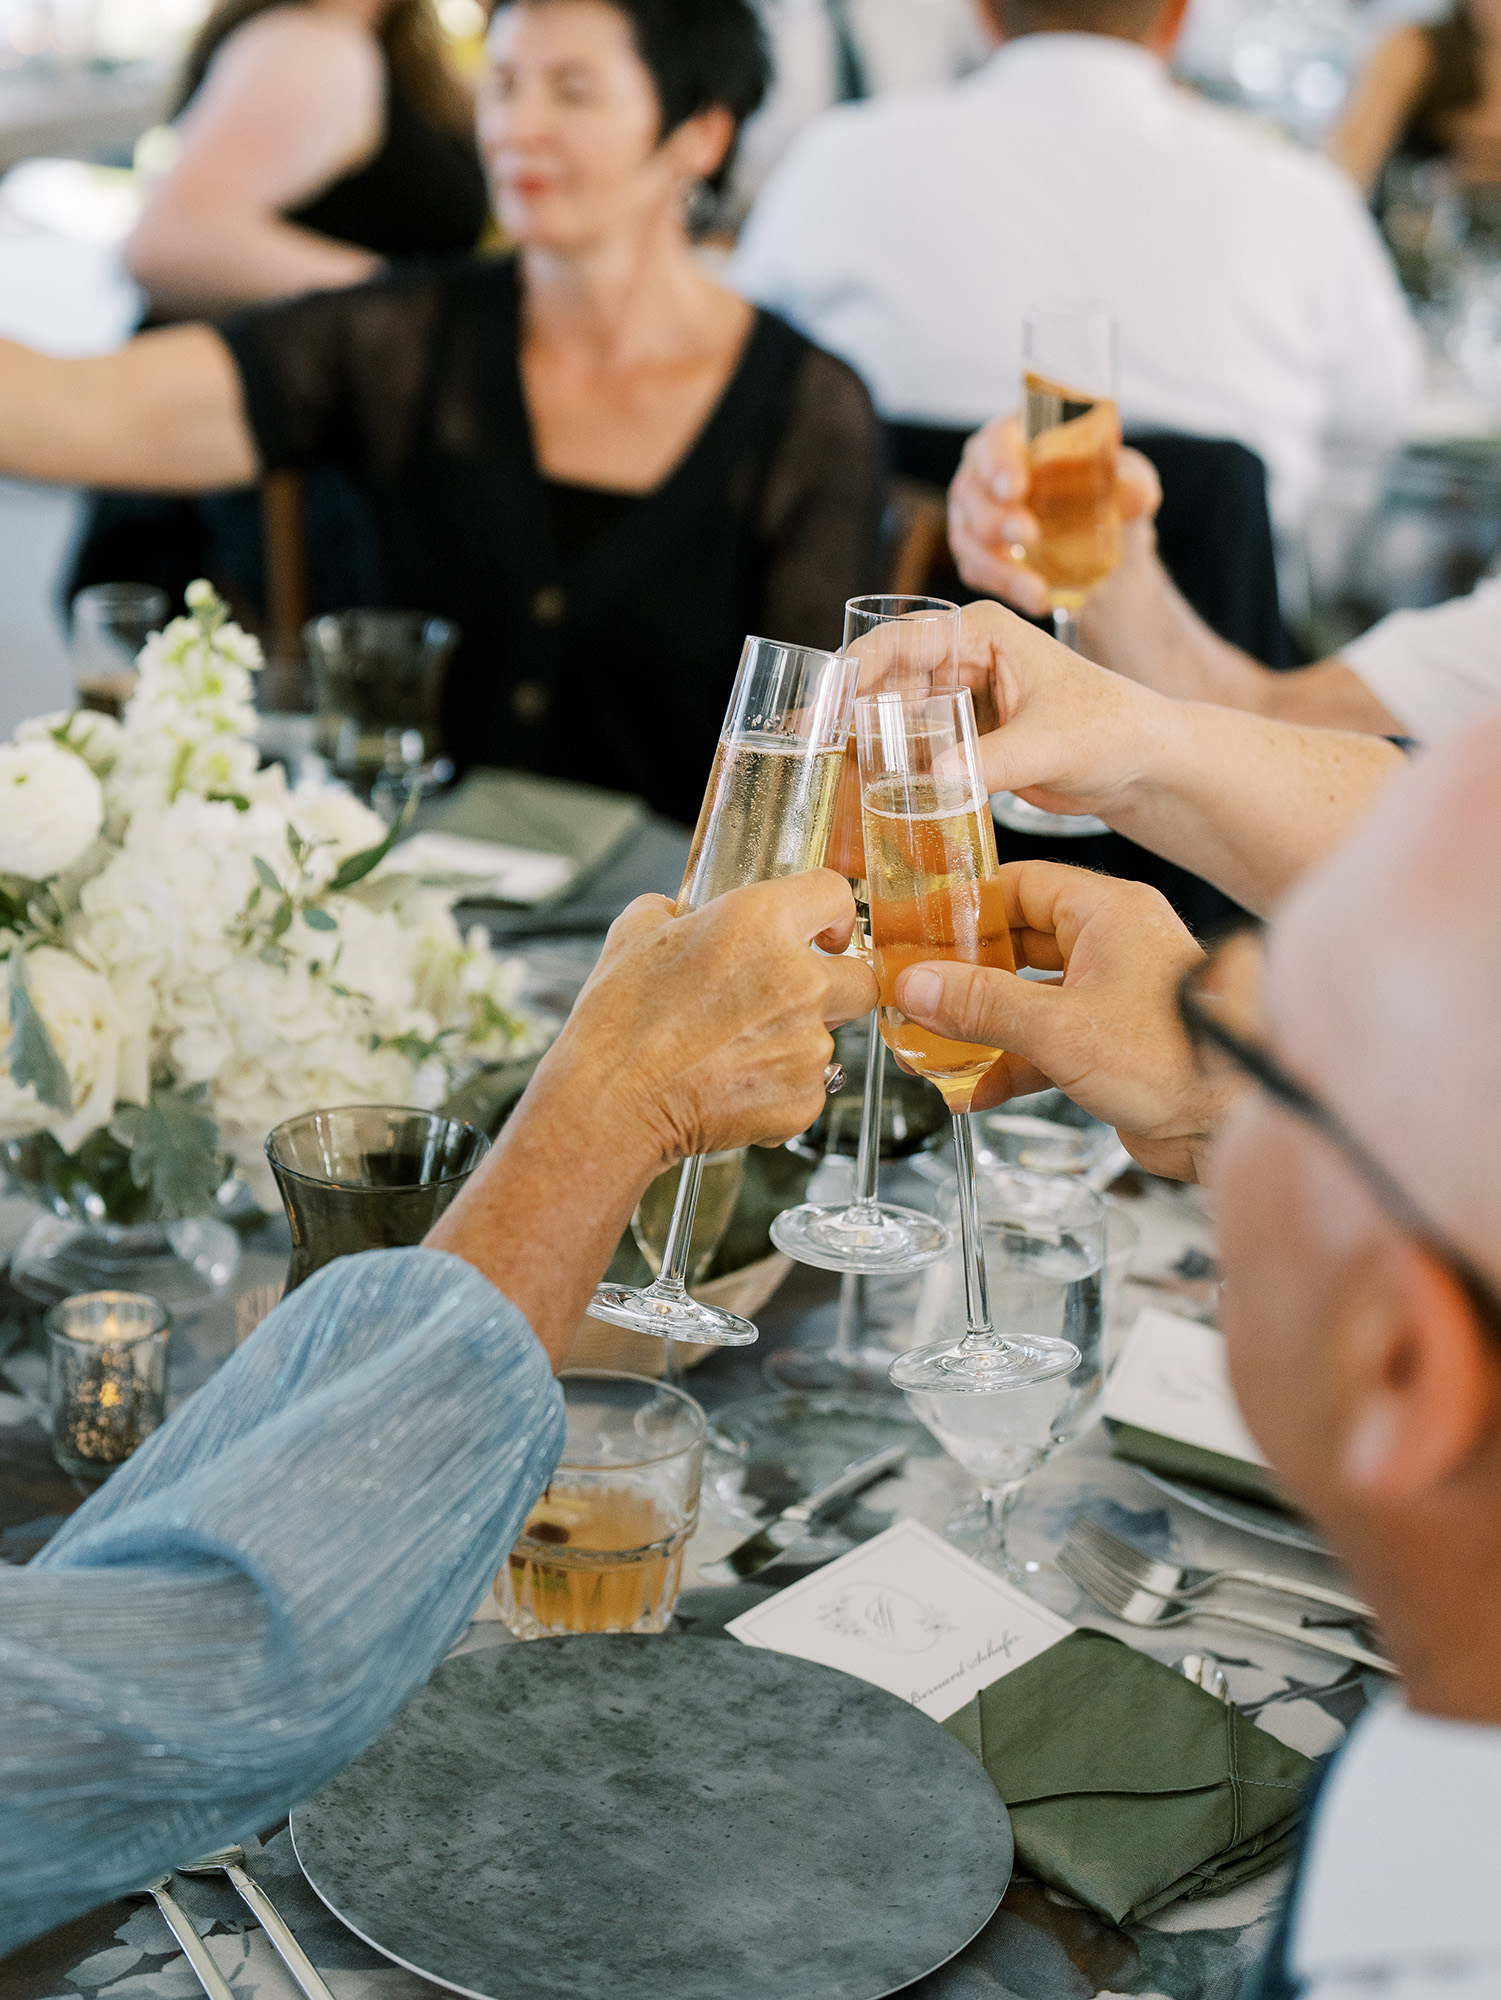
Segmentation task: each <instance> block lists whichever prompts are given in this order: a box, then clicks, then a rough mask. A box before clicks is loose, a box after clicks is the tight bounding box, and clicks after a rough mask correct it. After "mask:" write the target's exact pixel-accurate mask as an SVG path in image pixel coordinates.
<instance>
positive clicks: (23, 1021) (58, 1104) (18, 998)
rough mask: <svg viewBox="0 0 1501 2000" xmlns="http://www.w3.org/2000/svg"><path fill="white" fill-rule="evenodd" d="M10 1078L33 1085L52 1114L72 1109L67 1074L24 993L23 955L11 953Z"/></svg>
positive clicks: (71, 1090) (70, 1088)
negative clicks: (52, 1111)
mask: <svg viewBox="0 0 1501 2000" xmlns="http://www.w3.org/2000/svg"><path fill="white" fill-rule="evenodd" d="M10 1074H11V1080H12V1082H14V1083H17V1084H20V1085H22V1086H24V1085H26V1084H28V1083H29V1084H32V1085H34V1086H35V1089H36V1094H37V1096H38V1097H39V1098H40V1100H41V1101H42V1103H43V1104H46V1105H49V1106H50V1107H51V1108H52V1110H54V1111H61V1112H63V1113H65V1114H66V1113H68V1112H70V1111H71V1110H72V1109H73V1087H72V1085H71V1084H70V1083H69V1082H68V1072H67V1070H66V1069H65V1068H64V1067H63V1061H62V1057H61V1056H60V1055H59V1054H58V1053H57V1050H56V1049H55V1048H54V1047H53V1045H52V1037H51V1035H49V1034H48V1032H47V1023H46V1022H45V1021H44V1020H43V1019H42V1017H41V1015H40V1014H39V1013H38V1012H37V1010H36V1005H35V1003H34V1002H33V1000H32V997H31V994H30V993H29V992H28V991H27V987H26V954H25V953H24V952H22V951H13V952H12V953H11V956H10Z"/></svg>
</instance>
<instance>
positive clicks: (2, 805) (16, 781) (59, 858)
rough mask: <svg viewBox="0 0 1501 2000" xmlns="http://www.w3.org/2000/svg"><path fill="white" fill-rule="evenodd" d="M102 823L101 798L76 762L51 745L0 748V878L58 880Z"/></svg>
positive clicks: (68, 752) (94, 780)
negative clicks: (56, 877) (52, 878)
mask: <svg viewBox="0 0 1501 2000" xmlns="http://www.w3.org/2000/svg"><path fill="white" fill-rule="evenodd" d="M103 824H104V793H103V792H102V791H101V790H100V786H99V780H98V779H97V778H96V777H95V776H94V774H93V772H92V771H91V770H90V769H89V767H88V765H87V764H86V763H85V762H84V761H83V759H82V757H75V756H74V755H73V753H72V751H71V750H63V749H61V748H60V747H59V746H58V745H57V744H56V743H51V742H40V743H6V744H3V745H0V875H20V876H24V877H25V879H26V880H27V881H28V882H45V881H46V880H47V878H48V876H50V875H60V874H61V873H62V871H63V870H64V869H65V868H71V867H72V866H73V864H74V862H75V861H78V860H80V859H81V858H82V857H83V855H84V854H85V853H86V851H87V850H88V848H89V847H90V846H91V845H92V843H93V841H94V840H95V839H96V837H97V836H98V833H99V829H100V827H101V826H102V825H103Z"/></svg>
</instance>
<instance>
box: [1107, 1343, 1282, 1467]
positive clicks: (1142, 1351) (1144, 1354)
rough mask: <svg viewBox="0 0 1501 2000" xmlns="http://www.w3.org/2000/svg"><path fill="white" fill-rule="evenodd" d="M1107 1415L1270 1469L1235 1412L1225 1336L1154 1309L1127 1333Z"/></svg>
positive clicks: (1112, 1381) (1110, 1389)
mask: <svg viewBox="0 0 1501 2000" xmlns="http://www.w3.org/2000/svg"><path fill="white" fill-rule="evenodd" d="M1104 1414H1105V1415H1106V1416H1107V1417H1113V1418H1115V1420H1116V1422H1117V1423H1122V1424H1134V1425H1135V1426H1136V1428H1137V1429H1138V1430H1143V1431H1156V1433H1157V1434H1158V1436H1159V1437H1170V1438H1176V1439H1177V1440H1178V1441H1179V1443H1180V1444H1191V1445H1197V1446H1198V1447H1199V1449H1200V1450H1201V1451H1215V1452H1219V1453H1220V1454H1221V1455H1222V1456H1223V1457H1225V1458H1240V1459H1245V1460H1247V1461H1248V1462H1249V1463H1250V1464H1252V1465H1265V1464H1266V1460H1265V1458H1263V1457H1262V1455H1261V1453H1260V1452H1259V1451H1258V1450H1257V1448H1256V1441H1255V1439H1254V1438H1253V1437H1252V1436H1251V1433H1250V1432H1249V1431H1248V1430H1247V1429H1246V1426H1245V1420H1244V1419H1243V1418H1242V1416H1241V1414H1240V1411H1239V1410H1238V1409H1237V1408H1236V1407H1235V1394H1234V1391H1233V1390H1232V1389H1231V1387H1230V1371H1229V1368H1228V1367H1227V1366H1226V1362H1225V1337H1224V1335H1223V1334H1222V1333H1216V1332H1215V1330H1214V1328H1213V1327H1212V1326H1200V1325H1199V1323H1198V1321H1197V1320H1191V1319H1179V1318H1178V1316H1177V1315H1176V1314H1175V1313H1165V1312H1159V1311H1158V1310H1157V1308H1156V1307H1155V1306H1148V1307H1147V1308H1146V1310H1145V1311H1144V1312H1142V1313H1141V1314H1140V1315H1139V1317H1138V1318H1137V1321H1136V1324H1135V1325H1134V1326H1133V1327H1132V1329H1131V1331H1130V1332H1129V1333H1128V1334H1127V1335H1126V1340H1125V1345H1124V1346H1123V1347H1122V1348H1121V1352H1120V1358H1119V1360H1118V1361H1117V1362H1116V1364H1115V1366H1114V1368H1112V1370H1111V1371H1110V1380H1109V1382H1108V1383H1107V1384H1106V1387H1105V1402H1104Z"/></svg>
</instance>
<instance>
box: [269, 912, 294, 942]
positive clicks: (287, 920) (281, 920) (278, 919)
mask: <svg viewBox="0 0 1501 2000" xmlns="http://www.w3.org/2000/svg"><path fill="white" fill-rule="evenodd" d="M291 928H292V905H291V904H290V903H283V904H282V906H281V908H280V909H279V910H278V911H277V913H276V915H275V916H274V917H273V918H272V919H271V937H272V940H273V942H274V941H275V940H276V939H277V938H279V937H285V936H286V934H287V932H288V931H289V930H290V929H291Z"/></svg>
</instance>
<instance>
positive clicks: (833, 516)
mask: <svg viewBox="0 0 1501 2000" xmlns="http://www.w3.org/2000/svg"><path fill="white" fill-rule="evenodd" d="M884 483H885V468H884V464H883V458H882V446H881V427H880V423H879V421H878V419H877V417H876V413H875V410H874V409H873V408H872V406H871V400H870V396H869V394H868V393H867V391H866V388H865V384H864V383H863V382H862V381H861V380H860V378H859V376H858V375H857V374H855V372H854V370H853V369H852V368H848V367H846V365H845V364H844V362H842V361H836V360H835V358H834V356H833V355H831V354H825V353H824V352H823V350H822V349H821V348H817V347H810V348H808V349H807V350H806V351H805V353H804V354H803V356H802V358H801V360H800V361H799V363H798V365H797V368H796V370H795V372H794V374H793V377H792V382H791V386H790V394H789V397H788V403H787V420H786V423H785V425H784V427H783V430H782V434H781V437H780V438H779V439H778V441H777V444H776V446H775V448H774V450H773V452H772V456H771V462H770V464H769V466H768V467H767V472H766V479H765V483H764V485H763V487H762V492H761V532H762V535H763V537H764V539H765V541H766V542H767V544H768V545H769V548H770V551H771V553H770V560H769V562H768V564H767V568H766V571H765V581H764V585H763V597H762V606H761V627H760V629H761V630H762V631H763V632H769V633H785V634H787V635H788V636H789V637H796V638H797V639H798V640H799V641H801V642H802V643H803V644H805V645H809V646H828V647H835V646H838V645H839V644H840V643H841V641H842V639H843V636H844V604H845V599H846V598H849V597H859V596H861V595H863V594H865V593H866V592H869V591H877V590H879V589H880V588H881V586H882V582H883V577H882V564H881V509H882V504H883V492H884Z"/></svg>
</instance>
